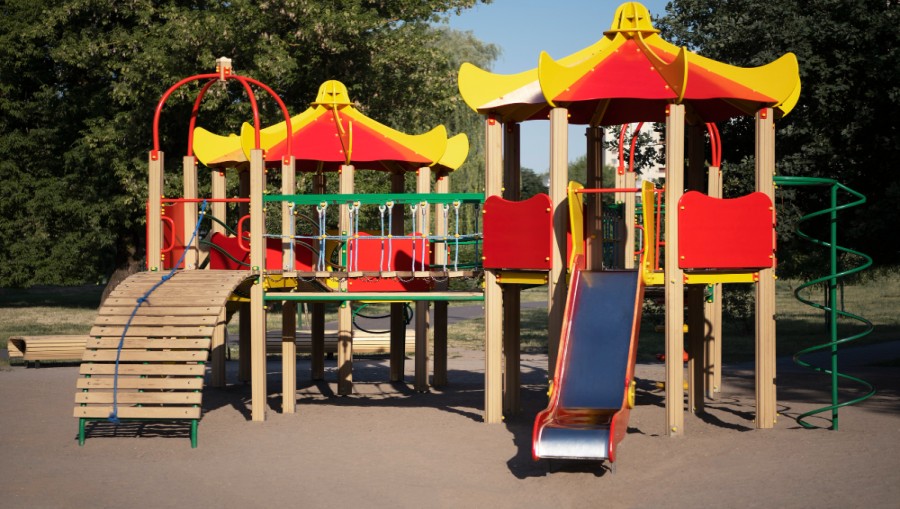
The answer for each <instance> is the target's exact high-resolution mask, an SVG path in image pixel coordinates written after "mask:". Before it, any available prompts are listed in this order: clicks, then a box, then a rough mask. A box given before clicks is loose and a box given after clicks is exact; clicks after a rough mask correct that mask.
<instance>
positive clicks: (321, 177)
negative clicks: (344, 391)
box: [309, 171, 326, 380]
mask: <svg viewBox="0 0 900 509" xmlns="http://www.w3.org/2000/svg"><path fill="white" fill-rule="evenodd" d="M325 184H326V182H325V173H324V172H321V171H319V172H317V173H316V174H315V175H313V185H312V192H313V193H314V194H325ZM320 233H321V232H320ZM313 249H315V250H316V253H318V252H319V241H318V240H316V241H314V242H313ZM314 259H315V258H314ZM315 260H316V261H318V259H315ZM310 313H311V314H312V323H310V326H309V333H310V348H309V357H310V361H309V367H310V370H309V375H310V378H311V379H312V380H325V305H324V304H322V303H321V302H316V303H313V304H310Z"/></svg>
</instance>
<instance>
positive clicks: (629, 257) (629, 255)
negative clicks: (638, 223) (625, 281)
mask: <svg viewBox="0 0 900 509" xmlns="http://www.w3.org/2000/svg"><path fill="white" fill-rule="evenodd" d="M636 185H637V184H636V181H635V174H634V172H633V171H629V172H626V173H625V187H626V188H627V189H634V188H635V186H636ZM622 198H623V202H622V203H623V211H622V224H623V225H624V227H625V253H624V261H623V263H624V266H625V268H626V269H627V270H634V251H635V249H634V239H635V234H634V202H635V193H632V192H628V193H624V194H623V196H622Z"/></svg>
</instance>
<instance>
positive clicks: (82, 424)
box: [78, 417, 200, 449]
mask: <svg viewBox="0 0 900 509" xmlns="http://www.w3.org/2000/svg"><path fill="white" fill-rule="evenodd" d="M106 420H107V419H104V418H91V417H79V418H78V445H79V446H83V445H84V441H85V435H86V429H85V428H86V427H87V423H88V422H98V421H106ZM120 420H122V421H133V422H160V421H162V420H170V421H190V423H191V449H196V448H197V429H198V427H199V424H200V419H120Z"/></svg>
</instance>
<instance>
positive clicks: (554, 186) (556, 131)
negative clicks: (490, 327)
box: [547, 108, 569, 378]
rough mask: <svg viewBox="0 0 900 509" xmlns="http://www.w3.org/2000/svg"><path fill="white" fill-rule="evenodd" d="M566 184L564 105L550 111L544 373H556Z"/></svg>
mask: <svg viewBox="0 0 900 509" xmlns="http://www.w3.org/2000/svg"><path fill="white" fill-rule="evenodd" d="M568 184H569V117H568V110H567V109H565V108H553V109H552V110H550V202H551V203H552V204H553V210H554V212H553V251H552V254H551V257H552V260H551V263H552V265H551V269H550V278H549V280H548V285H547V286H548V290H547V291H548V294H549V301H550V302H549V305H550V309H549V313H548V317H547V320H548V331H547V354H548V355H547V356H548V361H549V362H548V367H547V373H548V374H549V376H550V377H551V378H552V377H553V373H555V372H556V359H557V356H558V355H559V339H560V338H559V336H560V334H561V332H562V322H563V314H564V313H565V308H566V293H567V292H566V263H568V260H566V259H565V258H566V231H567V230H568V222H569V207H568V204H567V202H566V186H568Z"/></svg>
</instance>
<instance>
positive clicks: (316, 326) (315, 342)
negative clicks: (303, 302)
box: [309, 302, 325, 381]
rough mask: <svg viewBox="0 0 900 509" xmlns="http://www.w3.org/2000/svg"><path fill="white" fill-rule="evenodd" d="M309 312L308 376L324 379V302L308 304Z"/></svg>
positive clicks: (313, 378) (314, 378)
mask: <svg viewBox="0 0 900 509" xmlns="http://www.w3.org/2000/svg"><path fill="white" fill-rule="evenodd" d="M310 314H311V315H312V320H311V322H310V324H309V335H310V348H309V357H310V369H309V377H310V379H312V380H316V381H318V380H325V304H322V303H321V302H314V303H312V304H310Z"/></svg>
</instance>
